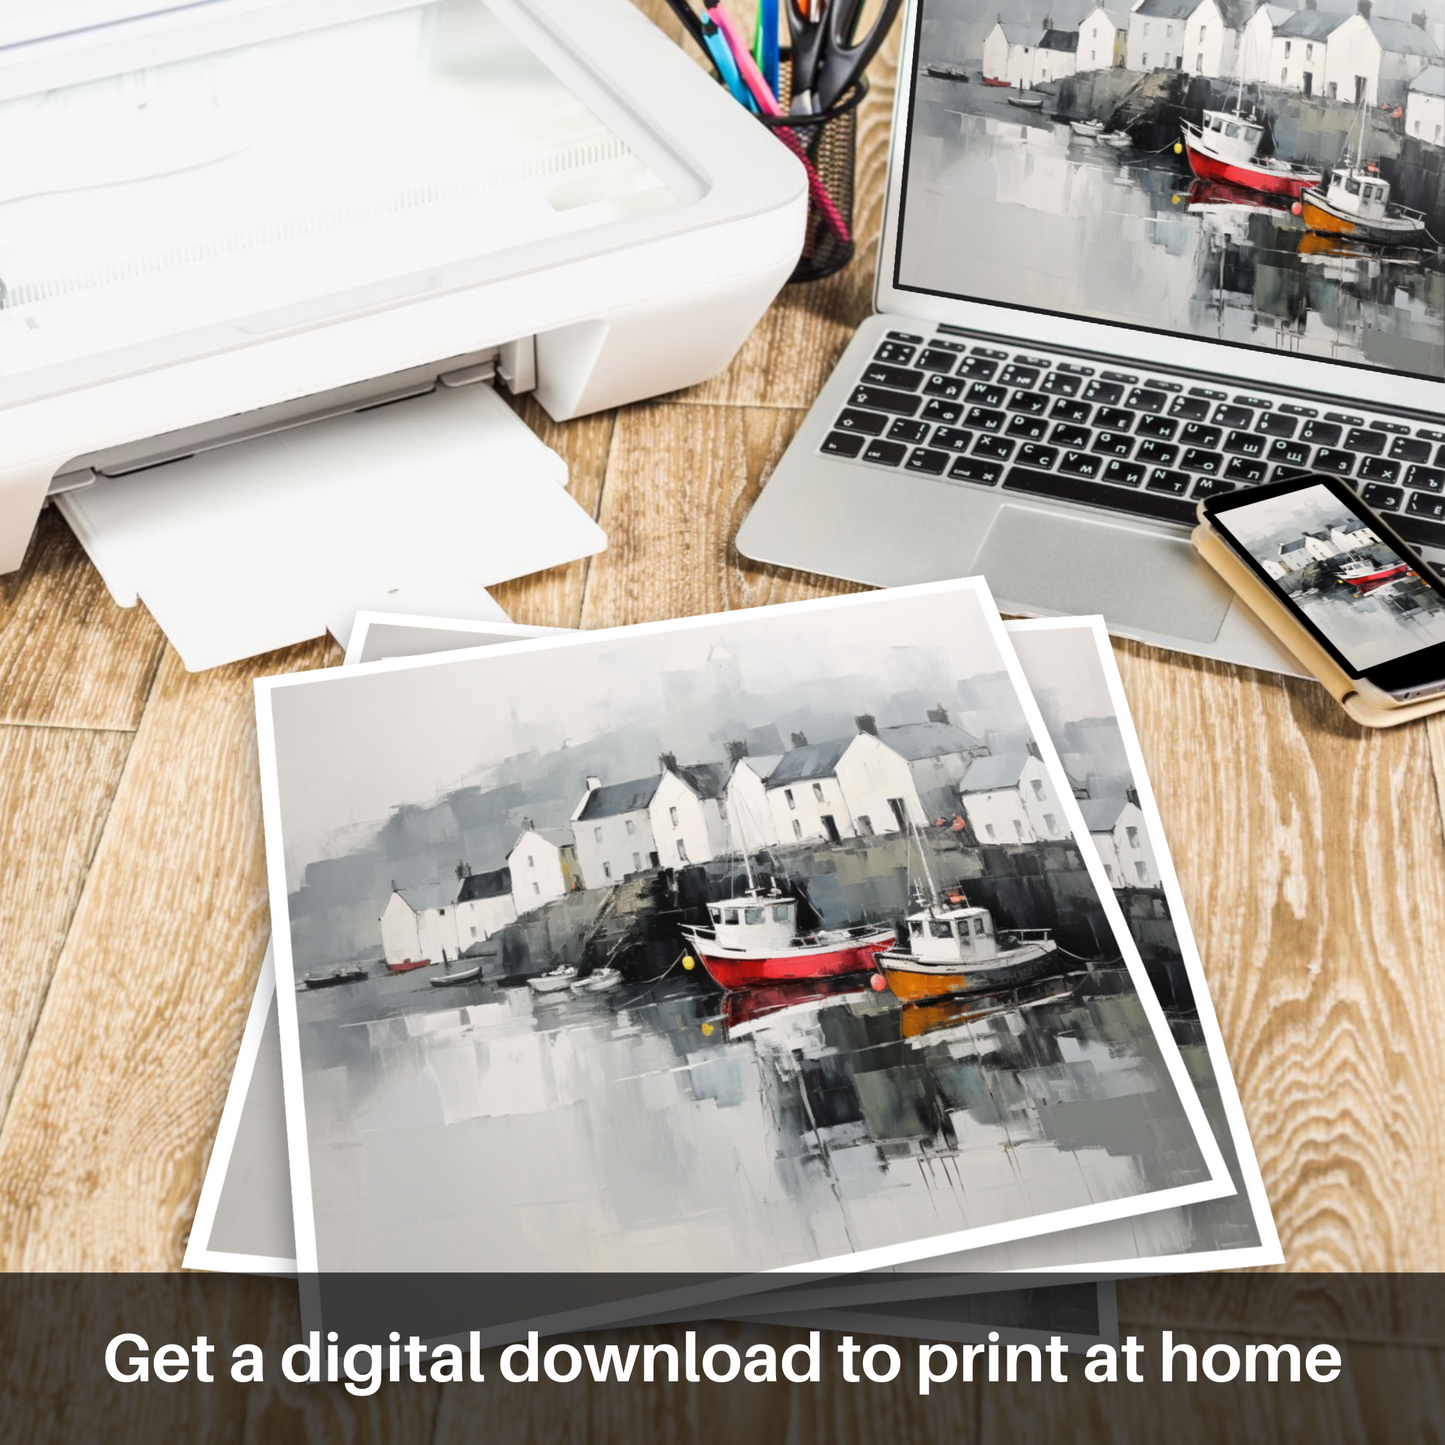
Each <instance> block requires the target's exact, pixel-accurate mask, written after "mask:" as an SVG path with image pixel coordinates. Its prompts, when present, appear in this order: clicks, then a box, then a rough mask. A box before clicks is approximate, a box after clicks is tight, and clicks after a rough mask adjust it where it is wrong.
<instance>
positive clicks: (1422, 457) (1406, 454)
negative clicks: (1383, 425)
mask: <svg viewBox="0 0 1445 1445" xmlns="http://www.w3.org/2000/svg"><path fill="white" fill-rule="evenodd" d="M1390 455H1391V456H1392V457H1393V458H1394V459H1395V460H1396V461H1397V462H1428V461H1429V460H1430V443H1429V442H1422V441H1417V440H1416V439H1415V438H1414V437H1396V438H1395V439H1394V441H1392V442H1391V443H1390Z"/></svg>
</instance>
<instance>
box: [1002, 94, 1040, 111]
mask: <svg viewBox="0 0 1445 1445" xmlns="http://www.w3.org/2000/svg"><path fill="white" fill-rule="evenodd" d="M1008 103H1009V104H1010V105H1014V106H1017V107H1018V108H1019V109H1020V110H1042V109H1043V108H1044V98H1043V96H1041V95H1011V96H1009V98H1008Z"/></svg>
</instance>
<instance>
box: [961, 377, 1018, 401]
mask: <svg viewBox="0 0 1445 1445" xmlns="http://www.w3.org/2000/svg"><path fill="white" fill-rule="evenodd" d="M968 400H969V401H972V402H977V403H978V405H979V406H1002V405H1003V404H1004V402H1006V401H1007V400H1008V388H1007V387H1002V386H988V385H985V383H983V382H981V381H976V382H974V384H973V385H972V386H971V387H969V389H968Z"/></svg>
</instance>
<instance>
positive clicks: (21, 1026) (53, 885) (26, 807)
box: [0, 726, 131, 1120]
mask: <svg viewBox="0 0 1445 1445" xmlns="http://www.w3.org/2000/svg"><path fill="white" fill-rule="evenodd" d="M130 745H131V735H130V734H129V733H121V732H81V731H78V730H76V729H71V728H34V727H13V726H12V727H0V859H3V860H4V863H3V868H4V873H5V882H4V887H3V889H0V938H3V939H4V940H5V966H4V968H3V969H0V1120H3V1119H4V1117H5V1111H6V1109H7V1107H8V1105H9V1102H10V1097H11V1094H12V1092H13V1090H14V1088H15V1081H16V1079H17V1078H18V1077H19V1074H20V1067H21V1064H22V1063H23V1061H24V1059H25V1055H26V1053H27V1052H28V1050H29V1047H30V1040H31V1036H32V1035H33V1034H34V1032H35V1023H36V1020H37V1019H38V1018H39V1016H40V1010H41V1007H42V1006H43V1004H44V1001H45V996H46V993H47V991H48V990H49V988H50V980H51V976H52V974H53V972H54V969H55V963H56V960H57V958H58V957H59V956H60V948H61V944H62V943H63V942H64V941H65V934H66V931H67V929H68V928H69V927H70V920H71V915H72V914H73V913H74V912H75V905H76V902H77V900H78V899H79V898H80V892H81V888H82V887H83V885H84V883H85V879H86V873H87V871H88V870H89V868H90V860H91V855H92V854H93V853H94V851H95V846H96V843H97V841H98V840H99V838H100V833H101V829H102V828H103V827H104V825H105V819H106V814H107V812H108V810H109V808H110V802H111V798H112V797H113V796H114V793H115V789H116V785H117V783H118V782H119V781H120V773H121V768H122V767H123V766H124V764H125V759H126V754H127V753H128V752H129V751H130Z"/></svg>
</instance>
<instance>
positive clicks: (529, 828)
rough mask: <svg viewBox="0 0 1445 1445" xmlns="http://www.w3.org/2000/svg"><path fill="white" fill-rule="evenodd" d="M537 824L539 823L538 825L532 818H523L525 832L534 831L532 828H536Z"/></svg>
mask: <svg viewBox="0 0 1445 1445" xmlns="http://www.w3.org/2000/svg"><path fill="white" fill-rule="evenodd" d="M536 826H537V825H536V824H535V823H534V822H533V821H532V820H531V819H530V818H523V819H522V829H523V831H524V832H527V833H530V832H531V831H532V829H533V828H535V827H536Z"/></svg>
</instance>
